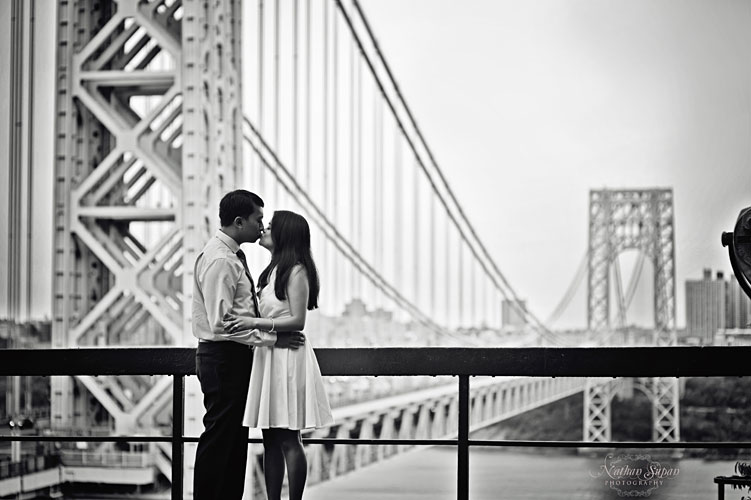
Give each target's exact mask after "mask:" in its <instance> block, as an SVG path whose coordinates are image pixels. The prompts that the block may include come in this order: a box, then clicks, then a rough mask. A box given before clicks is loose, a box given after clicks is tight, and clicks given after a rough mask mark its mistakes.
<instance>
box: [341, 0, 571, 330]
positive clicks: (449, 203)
mask: <svg viewBox="0 0 751 500" xmlns="http://www.w3.org/2000/svg"><path fill="white" fill-rule="evenodd" d="M352 3H353V5H354V7H355V10H356V11H357V13H358V16H359V18H360V20H361V22H362V23H363V26H364V27H365V30H366V32H367V35H368V37H369V39H370V41H371V43H372V44H373V47H374V49H375V52H376V54H377V56H378V59H379V61H380V62H381V64H382V65H383V68H384V70H385V72H386V75H387V76H388V79H389V81H390V82H391V85H392V86H393V88H394V92H395V94H396V96H397V98H398V100H399V102H400V103H401V105H402V107H403V109H404V112H405V114H406V116H407V118H408V120H409V122H410V124H411V125H412V128H413V130H414V132H415V135H416V136H417V138H418V140H419V143H420V145H421V146H422V148H423V149H424V151H425V153H426V154H427V156H428V158H429V160H430V161H429V165H430V166H432V170H431V169H429V168H428V165H427V164H426V162H424V161H423V160H422V158H421V157H420V155H419V153H418V151H417V147H416V143H415V141H413V140H412V138H411V137H410V135H409V134H408V133H407V130H406V128H405V126H404V124H403V123H402V120H401V119H400V118H399V113H398V112H397V110H396V107H395V105H394V104H393V102H392V100H391V98H390V97H389V95H388V93H387V92H386V90H385V88H384V86H383V84H382V82H381V79H380V77H379V75H378V72H377V71H376V69H375V66H374V64H373V62H372V61H371V59H370V57H369V56H368V54H367V52H366V50H365V48H364V46H363V43H362V41H361V39H360V36H359V35H358V33H357V30H356V29H355V27H354V24H353V21H352V19H351V18H350V15H349V14H348V13H347V11H346V9H345V8H344V5H343V3H342V0H336V4H337V6H338V7H339V11H340V12H341V13H342V16H343V18H344V19H345V21H346V23H347V25H348V26H349V28H350V31H351V33H352V36H353V37H354V39H355V40H356V42H357V44H358V46H359V48H360V52H361V54H362V56H363V59H364V60H365V62H366V63H367V65H368V67H369V69H370V71H371V74H372V76H373V78H374V80H375V82H376V84H377V85H378V87H379V89H380V91H381V94H382V95H383V98H384V101H385V102H386V103H387V104H388V106H389V108H390V109H391V112H392V114H393V116H394V119H395V120H396V122H397V125H398V127H399V128H400V129H401V130H402V132H403V134H404V138H405V140H406V141H407V143H408V144H409V146H410V148H411V149H412V151H413V153H414V155H415V158H416V159H417V161H418V164H419V166H420V168H421V169H422V170H423V172H424V173H425V175H426V176H427V177H428V182H429V184H430V186H431V187H432V189H433V192H434V193H435V194H436V196H438V198H439V200H440V201H441V203H442V205H443V207H444V209H445V210H446V213H447V215H448V216H449V217H450V218H451V219H452V221H453V222H454V225H455V227H456V228H457V230H458V231H459V233H460V235H461V237H462V239H463V240H464V241H465V242H466V243H467V246H468V248H469V249H470V251H471V252H472V254H473V255H474V257H475V259H477V262H478V263H479V264H480V266H481V267H482V268H483V270H484V271H485V273H486V275H487V276H488V277H489V278H490V279H491V280H492V281H493V282H494V283H495V285H496V288H497V289H498V291H500V292H501V294H502V295H503V296H504V297H505V298H507V299H508V300H510V302H511V304H512V307H514V308H516V309H517V311H518V312H519V313H520V314H521V315H522V316H523V317H525V318H526V319H527V320H528V321H529V323H530V324H531V325H533V327H534V328H535V329H536V330H537V331H538V333H539V334H540V335H541V336H542V337H545V338H547V339H548V340H553V341H560V339H559V338H558V336H556V335H554V334H553V333H552V332H550V331H549V330H548V328H547V327H546V326H545V325H544V324H543V323H542V322H541V321H540V320H539V319H538V318H537V317H536V316H535V315H534V314H533V313H532V312H531V311H529V309H528V308H524V307H521V305H520V304H521V300H520V299H519V297H518V295H517V294H516V292H515V291H514V289H513V288H512V287H511V285H510V284H509V282H508V280H507V279H506V277H505V276H504V274H503V273H502V272H501V270H500V268H499V267H498V265H497V264H496V262H495V261H494V259H493V258H492V257H491V255H490V253H489V252H488V250H487V248H486V247H485V245H484V244H483V243H482V241H481V240H480V238H479V236H478V234H477V232H476V230H475V229H474V226H473V225H472V224H471V222H470V221H469V218H468V217H467V216H466V214H465V212H464V210H463V209H462V207H461V205H460V204H459V202H458V200H457V198H456V196H455V195H454V192H453V190H452V189H451V187H450V186H449V183H448V181H447V180H446V177H445V176H444V174H443V172H442V170H441V169H440V167H439V166H438V163H437V161H436V159H435V156H434V155H433V153H432V150H431V149H430V147H429V146H428V144H427V141H426V140H425V138H424V136H423V134H422V132H421V130H420V127H419V126H418V125H417V121H416V120H415V118H414V115H413V114H412V112H411V110H410V108H409V106H408V104H407V102H406V100H405V99H404V96H403V94H402V92H401V89H400V87H399V85H398V83H397V82H396V79H395V78H394V75H393V73H392V71H391V68H390V66H389V64H388V63H387V62H386V59H385V57H384V55H383V52H382V51H381V49H380V45H379V44H378V41H377V40H376V38H375V35H374V33H373V30H372V29H371V27H370V23H369V22H368V20H367V18H366V16H365V13H364V12H363V10H362V8H361V7H360V3H359V2H358V1H357V0H352ZM436 177H437V179H438V181H436V179H435V178H436ZM455 214H457V215H458V219H457V217H456V216H455ZM460 255H461V253H460ZM461 260H462V258H461V257H460V262H461ZM460 293H461V292H460ZM460 310H462V308H461V307H460Z"/></svg>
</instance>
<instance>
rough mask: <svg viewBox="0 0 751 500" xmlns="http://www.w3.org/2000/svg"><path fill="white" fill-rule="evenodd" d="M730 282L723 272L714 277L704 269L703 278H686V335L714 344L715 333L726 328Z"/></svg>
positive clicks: (703, 342) (708, 270)
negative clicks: (726, 279)
mask: <svg viewBox="0 0 751 500" xmlns="http://www.w3.org/2000/svg"><path fill="white" fill-rule="evenodd" d="M727 289H728V284H727V281H725V279H724V277H723V274H722V273H721V272H718V273H717V277H716V278H715V279H712V271H711V270H710V269H704V275H703V277H702V279H701V280H686V335H687V336H688V337H696V338H698V339H699V340H700V342H701V343H702V344H712V343H713V341H714V335H715V333H716V332H717V331H718V330H720V329H724V328H726V303H727V293H728V292H727Z"/></svg>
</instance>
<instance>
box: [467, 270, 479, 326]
mask: <svg viewBox="0 0 751 500" xmlns="http://www.w3.org/2000/svg"><path fill="white" fill-rule="evenodd" d="M475 269H476V267H475V262H474V261H470V262H469V314H470V317H469V321H470V326H472V327H475V326H477V283H476V281H475Z"/></svg>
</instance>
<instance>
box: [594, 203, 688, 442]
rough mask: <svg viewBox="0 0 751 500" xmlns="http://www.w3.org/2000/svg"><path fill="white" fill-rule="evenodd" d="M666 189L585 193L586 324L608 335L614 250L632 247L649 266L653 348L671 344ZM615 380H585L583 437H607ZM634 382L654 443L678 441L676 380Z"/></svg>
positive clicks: (671, 261) (671, 237) (671, 239)
mask: <svg viewBox="0 0 751 500" xmlns="http://www.w3.org/2000/svg"><path fill="white" fill-rule="evenodd" d="M674 229H675V228H674V224H673V192H672V190H671V189H643V190H599V191H590V196H589V252H588V255H589V261H588V270H589V272H588V277H589V281H588V285H589V286H588V307H587V323H588V328H589V330H590V331H594V332H598V334H602V333H607V332H608V331H609V330H610V329H611V324H610V290H611V282H610V275H611V268H612V266H613V264H614V262H615V259H616V257H617V256H618V254H620V253H621V252H623V251H624V250H629V249H636V250H638V251H639V252H642V253H643V254H645V255H646V256H647V258H649V259H650V260H651V262H652V265H653V269H654V288H653V290H654V324H655V326H654V328H655V329H654V337H653V343H654V344H655V345H658V346H670V345H675V344H676V333H675V233H674ZM615 385H617V383H610V382H605V383H603V381H597V380H588V382H587V388H586V390H585V400H584V412H585V415H584V438H585V439H586V440H588V441H609V440H610V439H611V428H610V402H611V400H612V396H613V391H614V389H615ZM638 385H639V386H640V388H642V389H643V390H644V391H645V392H646V393H647V394H648V396H649V397H650V399H651V400H652V405H653V411H652V415H653V429H652V437H653V439H654V440H655V441H678V440H679V439H680V432H679V403H678V396H679V394H678V381H677V380H676V379H670V378H659V377H656V378H653V379H650V380H644V381H639V382H638Z"/></svg>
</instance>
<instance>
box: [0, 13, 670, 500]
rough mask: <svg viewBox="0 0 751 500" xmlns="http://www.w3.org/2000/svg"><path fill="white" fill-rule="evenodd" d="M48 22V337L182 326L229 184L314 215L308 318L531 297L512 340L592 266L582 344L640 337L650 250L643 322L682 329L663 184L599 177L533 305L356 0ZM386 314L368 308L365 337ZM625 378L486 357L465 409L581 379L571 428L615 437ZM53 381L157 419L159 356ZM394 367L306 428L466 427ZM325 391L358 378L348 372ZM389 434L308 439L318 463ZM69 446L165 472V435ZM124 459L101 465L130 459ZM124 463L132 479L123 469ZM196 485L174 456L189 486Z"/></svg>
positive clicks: (411, 323) (399, 320)
mask: <svg viewBox="0 0 751 500" xmlns="http://www.w3.org/2000/svg"><path fill="white" fill-rule="evenodd" d="M29 5H31V8H32V9H33V8H34V7H33V2H32V3H31V4H29V3H28V2H25V1H22V0H14V1H13V9H14V13H15V15H16V16H17V19H18V22H17V23H16V25H14V26H17V28H18V29H17V30H16V31H15V32H14V35H13V41H14V45H13V48H12V51H13V54H14V57H15V58H16V59H17V60H18V61H21V60H23V59H24V57H28V51H29V47H28V43H27V41H28V37H30V36H32V34H33V32H30V31H29V30H33V24H29V22H28V16H29V12H25V13H24V11H23V9H24V8H26V9H28V8H29ZM14 19H15V18H14ZM24 19H27V21H24ZM56 40H57V60H56V63H55V72H56V80H55V85H56V89H55V94H56V100H55V114H54V116H51V117H50V119H51V120H52V119H54V121H55V157H54V166H53V170H54V172H53V175H54V179H55V181H54V182H55V188H54V208H55V211H54V213H55V220H54V234H53V235H51V237H52V239H53V242H54V268H53V273H54V282H53V307H52V310H53V326H52V344H53V347H55V348H76V347H93V346H97V347H113V348H116V347H122V346H147V345H148V346H163V345H170V346H191V345H194V339H193V338H192V336H191V334H190V331H191V329H190V323H189V321H190V317H189V316H190V312H189V308H188V307H186V306H185V304H190V301H191V293H192V281H193V277H192V268H193V262H194V260H195V256H196V254H197V253H198V251H200V249H201V247H202V246H203V244H204V242H205V241H206V240H207V239H208V238H209V237H210V235H211V234H212V232H213V231H214V229H215V227H216V207H217V206H218V201H219V199H220V197H221V196H222V194H223V193H224V192H226V191H228V190H231V189H234V188H237V187H240V186H243V187H248V188H250V189H251V190H253V191H255V192H257V193H259V194H261V195H262V196H263V197H264V198H265V199H266V200H267V203H268V204H269V205H271V206H274V207H284V208H285V209H291V210H296V211H299V212H301V213H304V214H305V215H306V216H307V217H308V219H309V220H310V221H311V223H312V225H313V226H314V227H315V228H316V230H315V232H314V252H315V254H316V256H317V260H318V266H319V269H320V272H321V282H322V283H323V285H324V286H323V287H322V297H321V305H322V307H321V316H322V317H327V318H337V317H340V316H341V315H342V313H343V311H344V310H345V308H346V307H348V306H349V305H351V304H352V303H353V302H360V303H363V304H366V305H367V306H369V307H370V308H372V309H375V310H379V311H385V312H387V313H388V314H389V315H391V316H390V317H391V318H392V319H393V321H392V322H391V323H388V325H389V326H388V328H395V326H394V325H402V326H403V327H404V328H405V329H406V330H409V331H410V332H411V334H412V338H413V339H415V341H414V342H415V344H416V345H419V344H420V342H421V341H425V339H428V338H431V339H434V340H432V342H433V344H432V345H446V346H474V347H482V346H487V344H485V343H483V341H482V340H478V339H480V337H477V336H472V335H468V334H467V333H466V332H467V331H468V330H470V329H473V328H474V329H498V328H500V327H501V326H502V318H501V307H500V305H501V303H504V302H505V303H506V304H508V305H509V306H510V307H511V308H514V309H515V312H516V314H517V315H518V317H519V318H521V323H522V324H523V327H521V328H520V331H519V334H520V335H519V339H521V338H524V339H528V340H524V341H523V342H522V341H521V340H520V341H519V344H518V345H540V346H562V345H570V344H571V343H572V340H571V339H569V338H567V337H566V336H564V335H562V334H561V333H559V332H556V331H555V330H554V329H552V325H554V323H555V321H556V319H557V318H558V317H559V316H560V315H561V313H562V312H563V311H564V310H565V309H566V308H567V307H568V306H569V304H570V302H571V298H572V297H573V295H574V294H575V293H576V291H577V290H578V289H579V288H580V287H581V286H582V284H583V282H584V278H585V277H586V278H587V290H588V299H587V321H588V325H587V326H588V329H587V334H586V336H585V338H583V339H578V340H577V342H579V343H582V344H587V345H603V344H609V345H619V344H623V343H633V339H632V338H631V339H627V340H624V339H621V338H619V337H618V335H619V334H620V332H621V331H622V327H625V326H626V312H627V310H628V308H629V305H630V303H631V302H632V301H633V298H634V296H635V293H636V284H637V282H638V281H639V279H640V276H641V275H642V269H643V267H644V262H645V261H649V262H650V263H651V264H652V270H653V292H654V303H655V308H654V320H655V321H654V324H655V326H654V334H653V336H652V338H651V339H649V343H650V344H651V345H661V346H662V345H674V344H675V343H676V339H675V267H674V234H673V231H674V225H673V199H672V191H671V190H670V189H653V188H650V189H630V190H593V191H592V192H591V193H590V200H589V206H590V213H589V225H590V226H589V227H590V229H589V241H588V242H582V245H583V246H584V245H587V250H586V252H584V254H585V256H584V258H583V260H582V265H581V266H580V268H579V270H578V271H577V272H576V275H575V277H574V280H573V281H572V284H571V286H570V287H569V289H568V290H567V292H566V294H565V295H564V297H563V299H562V300H561V302H560V304H559V306H558V307H556V309H555V311H554V312H553V313H552V314H551V315H550V317H548V318H546V320H545V321H542V320H541V319H539V318H538V317H537V316H536V315H535V314H533V312H532V310H533V308H530V307H526V306H524V302H523V301H522V300H521V298H520V297H519V295H518V294H517V293H516V292H515V290H514V288H513V287H512V285H511V283H509V281H508V280H507V279H506V276H505V275H504V273H503V272H502V269H501V267H502V266H501V263H498V262H496V260H495V259H494V258H493V256H492V255H491V253H490V251H489V250H488V248H487V247H486V246H485V245H484V244H483V241H482V239H481V235H480V234H479V233H478V231H477V230H476V229H475V227H474V226H473V224H472V221H471V220H469V219H468V217H467V215H466V213H465V211H464V210H463V208H462V205H461V203H460V200H458V199H457V197H456V195H455V193H454V191H453V190H452V187H451V185H450V183H449V182H448V180H447V176H446V175H445V172H446V170H447V169H450V168H452V167H453V166H447V165H440V164H439V162H438V160H437V158H436V156H435V154H434V153H433V150H432V149H431V147H430V145H429V142H428V138H426V137H425V135H424V134H423V132H422V130H421V128H420V126H419V124H418V119H417V117H416V116H415V115H414V113H413V111H412V110H411V108H410V107H409V105H408V101H407V97H406V96H405V95H404V94H403V93H402V91H401V90H400V87H399V84H398V75H395V74H394V72H393V71H392V68H391V67H390V66H389V64H388V60H387V57H386V55H385V54H384V53H383V51H382V50H381V48H380V46H379V44H378V40H377V34H376V33H374V30H373V28H372V26H371V25H370V24H369V23H368V18H367V15H366V12H365V11H364V9H363V7H362V6H361V4H360V3H359V2H358V1H357V0H333V1H331V0H325V1H324V0H322V1H318V2H302V1H300V0H275V1H269V0H265V1H264V0H256V1H249V2H240V0H219V1H211V2H209V1H197V0H182V1H181V0H153V1H143V0H101V1H97V2H91V1H84V0H60V1H59V2H58V4H57V31H56ZM24 78H28V75H27V74H25V73H24V72H23V71H20V72H18V73H17V74H15V76H14V79H13V85H16V86H17V87H19V88H20V86H21V85H22V84H23V82H24ZM14 88H15V87H14ZM11 111H12V113H19V116H20V113H22V112H23V110H22V109H21V107H19V108H18V109H15V108H14V109H13V110H11ZM19 158H21V156H19ZM29 169H30V167H29V166H28V164H26V165H25V164H24V163H23V161H20V160H19V162H18V163H17V164H13V165H11V174H10V179H11V185H12V186H14V187H13V188H12V189H16V190H19V191H20V190H22V188H23V186H24V185H25V184H24V176H27V175H29V171H30V170H29ZM35 175H37V174H36V173H35ZM19 224H22V221H20V222H19ZM23 248H24V247H23V246H22V243H17V247H14V249H11V250H12V251H16V252H17V253H18V254H19V255H20V254H21V253H22V250H23ZM625 250H637V251H638V254H639V258H638V261H637V265H636V266H634V271H633V273H632V275H631V277H630V279H629V280H628V284H627V285H626V286H625V287H624V286H623V284H624V283H623V281H624V280H623V279H622V276H621V267H620V265H619V263H618V256H619V254H621V253H622V252H623V251H625ZM246 253H247V254H248V255H249V257H250V259H249V260H250V264H251V268H253V269H256V270H258V269H262V267H263V266H264V264H265V263H264V261H263V259H264V257H263V256H262V255H259V253H258V252H253V251H249V252H246ZM20 268H21V266H19V267H18V269H12V270H11V271H12V272H14V273H17V274H18V276H15V275H14V276H15V277H14V280H11V281H12V283H15V285H14V286H16V288H19V290H16V292H18V295H19V296H23V293H21V292H23V290H20V288H23V286H24V285H23V283H24V280H23V277H22V276H21V274H20V273H21V272H22V271H21V269H20ZM624 288H625V289H624ZM11 296H14V295H11ZM17 307H21V306H20V305H18V306H17ZM404 325H406V326H404ZM387 333H388V332H387V331H382V330H377V329H376V330H374V331H373V334H372V336H373V338H374V344H375V345H377V344H378V339H379V338H380V337H379V336H386V335H387ZM316 335H317V334H316V332H315V331H310V332H309V336H310V338H311V341H312V342H313V343H314V345H315V346H316V347H325V346H326V345H320V344H318V343H317V342H316V338H317V337H316ZM335 345H336V344H335V343H333V342H332V343H331V344H330V346H335ZM193 382H195V381H193ZM622 383H624V382H623V381H620V380H616V381H612V380H599V379H586V380H584V379H551V380H540V379H533V378H530V379H503V380H500V379H488V380H487V381H483V382H482V383H479V384H476V385H475V386H473V392H472V396H471V398H472V399H471V402H472V403H471V404H472V410H473V412H472V415H473V417H472V418H473V420H472V425H473V428H475V429H479V428H482V427H485V426H488V425H492V424H494V423H497V422H499V421H501V420H504V419H506V418H510V417H511V416H514V415H518V414H520V413H523V412H525V411H528V410H530V409H533V408H536V407H539V406H542V405H545V404H548V403H550V402H552V401H555V400H558V399H561V398H565V397H568V396H570V395H572V394H575V393H579V392H583V393H584V396H585V415H584V429H583V434H584V437H585V439H587V440H592V441H608V440H610V438H611V434H610V401H611V399H612V397H613V394H614V392H615V391H616V390H618V387H619V384H622ZM51 384H52V392H51V394H52V401H51V416H50V426H51V428H53V429H55V430H59V431H65V430H68V431H70V430H73V431H75V432H80V431H81V430H83V429H95V428H96V429H104V430H105V431H106V432H113V433H117V434H127V433H132V432H135V431H138V432H140V433H147V434H148V433H159V432H160V429H161V428H163V427H164V426H165V425H166V424H170V423H171V413H170V402H171V397H172V394H171V392H170V390H169V388H170V380H169V378H168V377H147V376H127V377H126V376H123V377H105V376H101V377H92V376H85V375H80V376H76V377H54V378H52V381H51ZM636 384H637V385H638V386H639V387H641V388H643V390H645V391H646V392H648V394H650V396H651V398H652V400H653V405H654V408H655V410H654V432H653V437H654V439H655V440H656V441H678V440H679V439H680V436H679V426H678V388H677V381H675V380H674V379H661V378H653V379H648V380H647V379H645V380H638V381H637V382H636ZM397 389H398V390H397ZM397 389H395V388H394V387H391V386H389V387H388V390H387V391H385V392H384V394H379V393H378V390H377V388H376V385H375V384H373V385H372V386H369V387H367V390H365V391H360V393H358V395H357V396H355V397H352V398H350V399H349V400H348V404H346V405H343V406H340V407H338V408H337V415H336V417H337V424H336V426H334V427H332V428H330V429H324V430H321V431H317V434H316V435H318V436H340V437H342V436H347V437H357V436H360V437H368V438H370V437H379V438H383V439H390V438H396V437H405V436H407V437H424V438H428V437H442V436H449V435H452V434H455V433H456V411H457V395H456V394H455V388H454V387H453V386H451V387H450V388H447V387H445V386H442V385H440V384H438V385H437V384H427V385H425V386H420V387H407V388H406V389H404V391H403V392H405V393H404V394H397V395H393V393H394V392H400V390H401V389H399V388H397ZM339 390H343V391H352V390H353V389H352V387H351V386H349V385H347V383H346V382H342V383H341V385H340V386H339ZM186 407H187V408H188V411H187V412H186V414H187V418H186V421H185V432H186V434H187V435H198V434H199V433H200V432H201V430H202V428H201V423H200V422H201V413H202V403H201V393H200V389H199V387H198V386H197V384H195V383H189V384H188V386H187V388H186ZM187 448H188V450H187V452H186V453H187V460H186V464H187V465H186V467H187V468H188V469H190V467H192V457H191V452H192V451H193V449H192V448H191V447H190V446H188V447H187ZM398 451H401V450H400V449H399V447H398V446H392V447H388V446H386V447H370V446H361V447H348V446H337V447H335V449H333V450H329V449H326V448H325V447H323V446H321V445H312V446H311V448H310V456H311V457H312V458H311V460H310V462H311V480H312V481H313V482H317V481H324V480H326V479H330V478H332V477H335V476H336V475H339V474H343V473H345V472H348V471H350V470H352V469H354V468H359V467H361V466H365V465H367V464H370V463H372V462H373V461H376V460H379V459H383V458H387V457H388V456H391V455H393V454H395V453H397V452H398ZM66 452H67V454H68V459H69V463H68V465H66V466H65V467H66V469H65V470H66V473H67V474H70V475H71V477H75V474H76V473H78V474H79V475H80V477H82V478H83V477H89V475H90V468H91V466H92V465H91V464H92V463H100V462H101V464H100V465H103V464H105V462H106V461H107V460H109V461H110V462H109V463H110V464H112V463H113V462H112V461H114V463H116V464H119V465H117V466H118V467H119V468H122V467H126V468H128V467H130V465H133V463H132V459H133V457H134V456H144V454H146V455H147V456H148V457H149V459H148V460H147V461H146V462H142V463H141V462H139V463H136V464H135V465H133V467H132V468H133V469H134V470H136V469H143V470H147V469H148V470H150V469H155V470H158V471H159V473H161V474H162V475H163V476H164V478H166V479H167V480H170V479H171V455H170V453H171V450H170V448H169V447H168V446H162V445H160V444H154V445H153V446H149V447H148V449H139V450H134V451H132V453H133V455H131V454H129V453H130V452H127V453H120V454H119V455H118V454H117V453H115V452H114V450H113V449H112V446H111V445H110V444H106V443H105V444H102V445H101V446H100V447H99V448H98V449H96V450H94V451H86V452H80V451H79V452H76V451H75V450H67V451H66ZM117 456H119V457H120V458H119V459H117V458H113V457H117ZM85 460H88V461H89V462H88V463H84V462H85ZM118 460H120V461H118ZM129 461H130V462H129ZM126 462H127V464H126ZM128 464H130V465H128ZM61 467H63V466H61ZM61 470H62V469H61ZM87 471H89V472H87ZM116 475H117V477H113V479H112V481H113V482H114V483H116V482H117V481H122V480H123V479H122V478H123V476H122V474H119V475H118V474H116ZM136 477H138V478H137V479H135V478H136ZM251 477H252V475H251ZM98 478H99V479H100V480H101V479H102V476H101V475H100V476H99V477H98ZM133 478H134V479H133V481H136V482H137V481H141V480H142V479H141V476H137V474H136V473H135V472H134V475H133ZM81 480H85V479H81ZM191 483H192V478H191V475H190V470H187V471H186V476H185V491H186V493H190V491H191V487H192V484H191Z"/></svg>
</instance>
